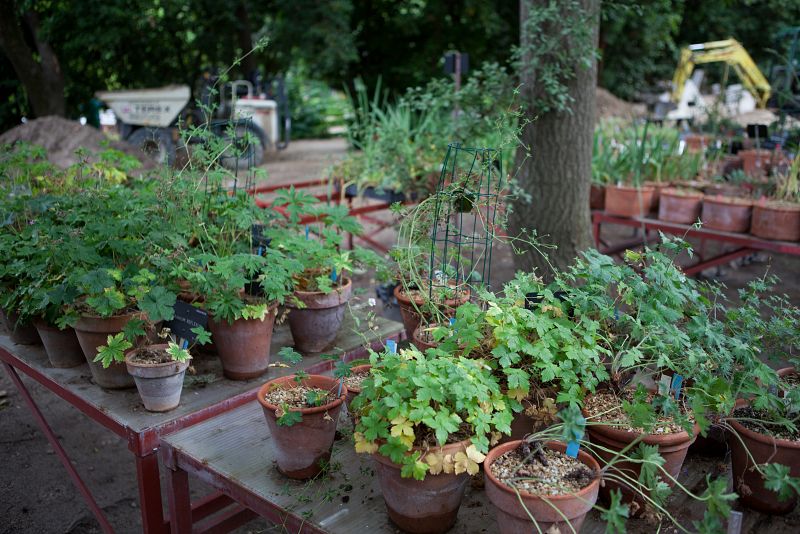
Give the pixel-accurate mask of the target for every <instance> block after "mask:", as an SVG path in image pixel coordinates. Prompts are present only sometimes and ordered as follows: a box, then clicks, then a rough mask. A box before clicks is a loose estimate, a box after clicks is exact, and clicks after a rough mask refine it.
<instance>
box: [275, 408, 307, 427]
mask: <svg viewBox="0 0 800 534" xmlns="http://www.w3.org/2000/svg"><path fill="white" fill-rule="evenodd" d="M280 408H281V410H282V411H283V415H281V416H280V417H278V419H277V423H278V425H280V426H294V425H296V424H297V423H300V422H302V421H303V414H301V413H300V412H298V411H295V410H292V409H290V408H289V406H288V405H286V404H281V406H280Z"/></svg>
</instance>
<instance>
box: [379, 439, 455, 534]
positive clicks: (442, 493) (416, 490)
mask: <svg viewBox="0 0 800 534" xmlns="http://www.w3.org/2000/svg"><path fill="white" fill-rule="evenodd" d="M469 445H470V441H469V440H464V441H459V442H456V443H450V444H447V445H445V446H444V447H441V448H439V447H437V448H435V451H437V452H440V453H441V454H442V455H443V456H446V455H448V454H452V455H455V454H456V453H457V452H463V451H465V450H466V448H467V447H468V446H469ZM414 449H415V450H419V451H420V452H423V457H422V459H423V461H424V452H425V451H433V450H434V449H430V448H429V447H424V448H423V447H415V448H414ZM372 457H373V458H374V459H375V471H376V472H377V474H378V481H379V482H380V485H381V493H382V494H383V499H384V501H385V502H386V510H387V512H388V514H389V518H390V519H391V520H392V521H393V522H394V523H395V524H396V525H397V526H398V527H400V528H401V529H402V530H404V531H406V532H412V533H415V534H439V533H442V532H447V531H448V530H450V529H451V528H452V527H453V525H454V524H455V522H456V519H457V517H458V509H459V508H460V507H461V500H462V499H463V497H464V490H466V488H467V483H468V482H469V474H467V473H461V474H459V475H456V474H454V473H450V474H447V473H439V474H438V475H432V474H430V473H428V474H427V475H426V476H425V479H424V480H416V479H415V478H403V477H401V476H400V466H399V465H398V464H396V463H394V462H392V461H391V460H390V459H389V458H387V457H385V456H383V455H382V454H373V455H372Z"/></svg>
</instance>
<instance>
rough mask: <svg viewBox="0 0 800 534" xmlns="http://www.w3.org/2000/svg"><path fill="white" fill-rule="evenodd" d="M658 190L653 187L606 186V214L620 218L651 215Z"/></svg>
mask: <svg viewBox="0 0 800 534" xmlns="http://www.w3.org/2000/svg"><path fill="white" fill-rule="evenodd" d="M655 191H656V188H655V187H653V186H651V185H643V186H641V187H627V186H621V185H607V186H606V213H607V214H609V215H617V216H619V217H644V216H646V215H647V214H648V213H650V209H651V207H652V205H653V197H654V195H655Z"/></svg>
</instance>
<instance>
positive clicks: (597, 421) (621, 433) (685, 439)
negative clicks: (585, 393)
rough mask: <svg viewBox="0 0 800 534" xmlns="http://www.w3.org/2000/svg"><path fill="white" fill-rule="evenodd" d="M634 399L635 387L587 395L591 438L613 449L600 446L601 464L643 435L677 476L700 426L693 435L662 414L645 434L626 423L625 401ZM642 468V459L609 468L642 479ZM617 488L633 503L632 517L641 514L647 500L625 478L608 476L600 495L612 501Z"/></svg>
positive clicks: (696, 427) (676, 476) (680, 404)
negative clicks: (637, 461)
mask: <svg viewBox="0 0 800 534" xmlns="http://www.w3.org/2000/svg"><path fill="white" fill-rule="evenodd" d="M652 396H654V394H653V393H652V392H651V393H650V398H652ZM632 399H633V390H631V389H628V390H625V391H623V392H622V393H621V394H619V395H617V394H615V393H613V392H611V391H601V392H598V393H596V394H595V395H592V396H591V397H589V398H588V399H586V403H585V405H584V409H583V411H584V415H585V416H586V418H587V419H591V423H590V424H589V425H587V427H586V431H587V433H588V435H589V440H590V441H591V442H592V443H594V444H597V445H600V446H602V447H604V448H606V449H609V451H604V450H601V449H600V448H598V449H597V455H598V460H599V462H600V465H601V466H606V464H607V463H608V462H609V461H611V460H612V458H614V456H615V453H616V452H618V451H621V450H623V449H624V448H625V447H627V446H628V445H629V444H630V443H631V442H633V441H634V440H636V439H637V438H639V437H640V436H642V439H641V442H642V443H645V444H647V445H656V446H657V447H658V453H659V454H660V455H661V457H662V458H663V459H664V465H663V466H662V467H663V469H664V470H665V471H666V472H667V473H669V474H670V476H672V477H673V478H676V479H677V478H678V475H679V474H680V471H681V466H683V461H684V460H685V459H686V453H687V451H688V450H689V446H690V445H691V444H692V443H694V441H695V437H696V436H697V433H698V432H699V427H698V426H697V425H696V424H695V426H694V429H693V433H692V435H691V436H690V435H689V433H688V432H686V431H685V430H683V428H682V427H680V426H678V425H676V424H675V423H674V422H673V420H672V419H671V418H667V417H662V418H660V419H659V420H658V421H657V423H656V425H655V427H654V428H653V429H652V431H651V433H649V434H644V430H643V429H640V428H639V429H637V428H632V427H630V426H625V425H626V421H627V420H628V417H627V415H626V414H625V412H624V411H623V410H622V401H623V400H628V401H630V400H632ZM648 400H650V399H648ZM678 405H679V407H680V409H681V411H682V412H683V413H684V414H687V415H690V412H689V410H688V408H687V407H686V406H684V405H683V403H682V402H681V403H679V404H678ZM612 424H613V426H612ZM640 469H641V465H640V464H638V463H635V462H626V461H617V462H616V463H615V464H614V466H613V467H612V468H610V469H609V473H612V474H616V475H617V476H622V475H625V476H626V477H628V478H632V479H634V480H638V479H639V473H640ZM661 478H662V480H663V481H664V482H665V483H666V484H668V485H669V486H672V485H674V483H673V482H672V481H671V479H669V478H667V477H665V476H662V477H661ZM614 489H619V490H620V491H621V492H622V500H623V502H625V503H630V504H631V516H632V517H637V516H639V515H641V514H642V513H643V512H644V510H645V506H644V505H645V502H646V501H645V500H644V499H643V498H642V497H641V495H639V494H638V492H636V491H634V489H633V488H632V487H631V486H629V485H628V484H624V483H622V482H616V481H611V480H605V481H604V485H603V487H602V488H601V489H600V497H601V498H602V499H603V501H605V502H610V495H611V491H612V490H614Z"/></svg>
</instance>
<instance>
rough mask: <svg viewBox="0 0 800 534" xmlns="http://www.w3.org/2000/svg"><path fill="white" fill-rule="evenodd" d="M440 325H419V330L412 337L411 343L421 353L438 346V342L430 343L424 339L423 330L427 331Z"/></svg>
mask: <svg viewBox="0 0 800 534" xmlns="http://www.w3.org/2000/svg"><path fill="white" fill-rule="evenodd" d="M437 326H439V325H436V324H429V325H422V324H420V325H417V328H416V329H415V330H414V335H413V336H411V341H412V343H414V346H415V347H417V348H418V349H419V350H420V351H422V352H425V351H426V350H428V349H432V348H434V347H436V346H437V345H438V343H436V342H428V341H426V340H424V339H423V338H422V335H423V330H427V329H429V328H435V327H437Z"/></svg>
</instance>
